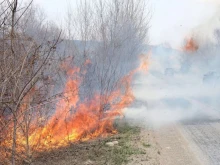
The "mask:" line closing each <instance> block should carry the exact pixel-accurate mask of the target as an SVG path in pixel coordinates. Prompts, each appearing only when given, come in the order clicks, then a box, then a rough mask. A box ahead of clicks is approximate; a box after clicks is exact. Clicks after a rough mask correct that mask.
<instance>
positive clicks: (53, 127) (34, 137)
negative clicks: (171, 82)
mask: <svg viewBox="0 0 220 165" xmlns="http://www.w3.org/2000/svg"><path fill="white" fill-rule="evenodd" d="M89 63H90V61H88V60H87V61H86V62H85V65H87V64H89ZM147 67H148V58H146V57H144V56H143V57H141V64H140V67H139V68H138V69H135V70H133V71H131V72H130V73H129V74H128V75H126V76H125V77H122V78H121V80H120V82H119V84H120V86H119V87H118V88H116V89H115V90H113V91H112V92H111V93H110V95H109V96H107V99H105V100H107V101H105V102H104V103H103V102H102V100H101V99H100V98H103V97H106V96H101V95H100V94H96V95H94V97H93V99H92V100H90V101H87V102H84V103H82V102H81V101H80V97H79V87H80V85H81V82H82V78H81V77H80V76H79V73H84V71H82V70H80V69H79V68H73V69H68V70H67V75H68V77H69V78H68V80H67V82H66V84H65V87H64V91H63V92H64V97H63V98H62V99H61V100H59V101H58V102H57V104H56V109H55V112H54V114H53V115H52V117H50V118H49V120H48V121H46V122H45V124H44V125H43V126H42V125H41V126H39V124H38V123H39V122H40V120H42V118H37V119H36V121H34V123H32V125H30V131H29V134H28V136H27V137H25V136H24V134H23V132H22V131H20V130H19V131H18V132H17V134H18V135H17V137H18V138H17V144H18V145H17V146H18V147H17V148H18V149H17V152H19V153H24V152H25V150H26V149H27V147H26V145H27V141H28V145H29V146H30V148H31V151H30V152H32V151H45V150H51V149H54V148H58V147H64V146H67V145H69V144H70V143H73V142H76V141H79V140H80V141H85V140H89V139H92V138H96V137H105V136H107V135H110V134H115V133H117V130H116V129H115V128H114V127H113V123H114V119H115V117H116V116H122V115H123V109H124V108H126V107H127V106H129V105H130V104H131V103H132V102H133V101H134V99H135V98H134V95H133V92H132V87H131V82H132V77H133V75H134V74H135V73H136V72H137V71H140V70H144V71H146V70H147ZM63 68H65V69H67V67H66V66H65V65H63ZM33 95H34V90H33V91H32V92H31V93H30V94H29V95H27V98H25V99H24V100H25V101H24V103H23V104H21V106H20V112H21V114H22V113H24V112H25V111H27V109H28V108H30V107H29V106H28V104H27V102H30V100H31V97H32V96H33ZM104 106H107V107H108V108H107V110H106V109H105V108H104ZM19 120H23V119H19ZM11 132H12V131H11ZM11 136H12V135H11V134H10V136H8V137H7V138H9V139H11ZM11 143H12V142H11V140H5V141H4V142H3V143H2V144H1V145H3V146H6V147H8V148H10V146H11ZM5 156H6V155H5Z"/></svg>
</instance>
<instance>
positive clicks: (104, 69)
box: [67, 0, 151, 112]
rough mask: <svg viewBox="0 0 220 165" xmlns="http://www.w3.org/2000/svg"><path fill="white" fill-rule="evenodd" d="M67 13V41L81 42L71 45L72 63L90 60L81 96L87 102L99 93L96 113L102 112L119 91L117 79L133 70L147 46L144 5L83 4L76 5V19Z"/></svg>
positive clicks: (133, 1) (141, 0)
mask: <svg viewBox="0 0 220 165" xmlns="http://www.w3.org/2000/svg"><path fill="white" fill-rule="evenodd" d="M70 13H71V11H70V12H69V14H68V18H69V19H67V20H68V21H67V23H68V26H67V27H68V29H69V31H68V32H69V33H68V34H69V36H70V34H72V35H71V38H69V39H70V40H71V39H74V38H75V39H79V40H80V41H81V43H79V41H75V47H76V48H77V49H75V52H74V53H75V54H77V55H76V57H78V59H74V60H75V61H77V64H81V63H82V62H78V61H84V60H85V59H90V60H91V65H90V66H89V69H88V71H87V74H86V76H85V78H84V82H83V85H82V89H81V91H83V92H82V95H85V97H84V98H85V99H88V100H89V99H91V97H93V96H94V94H95V93H99V95H100V112H103V111H106V110H107V109H108V108H107V104H108V101H109V97H110V95H111V92H112V91H114V90H115V89H117V88H120V85H121V86H122V84H121V78H122V77H123V76H126V75H127V74H128V73H129V71H131V70H133V69H134V68H135V67H136V66H137V61H138V60H137V58H138V55H139V54H140V53H141V51H142V48H143V44H144V43H147V42H148V29H149V20H150V16H151V15H150V12H149V6H148V2H147V1H145V0H125V1H120V0H109V1H105V0H95V1H88V0H83V1H79V3H78V6H77V12H76V16H75V17H74V16H73V15H71V14H70ZM72 13H74V12H72ZM74 14H75V13H74ZM71 29H72V31H71ZM77 64H76V65H77ZM87 67H88V66H87ZM121 88H122V87H121ZM83 93H84V94H83Z"/></svg>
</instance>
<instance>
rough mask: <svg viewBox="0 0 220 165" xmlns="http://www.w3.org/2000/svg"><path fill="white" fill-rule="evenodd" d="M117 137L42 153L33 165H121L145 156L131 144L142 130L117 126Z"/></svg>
mask: <svg viewBox="0 0 220 165" xmlns="http://www.w3.org/2000/svg"><path fill="white" fill-rule="evenodd" d="M116 128H117V129H118V133H119V134H117V135H113V136H110V137H106V138H99V139H94V140H90V141H85V142H78V143H74V144H72V145H70V146H68V147H64V148H60V149H59V150H54V151H51V152H47V153H42V154H41V155H40V156H39V157H37V158H36V159H35V160H34V161H33V165H41V164H45V165H60V164H62V165H70V164H74V165H82V164H85V165H86V164H87V165H89V164H96V165H103V164H109V165H121V164H125V163H127V162H128V161H129V157H130V156H132V155H137V154H145V152H144V150H142V149H140V148H138V147H137V146H134V145H132V144H131V141H132V139H133V138H135V137H137V136H139V134H140V128H139V127H136V126H130V125H128V124H127V123H121V122H120V124H117V126H116ZM114 140H117V141H118V145H115V146H113V147H109V146H107V145H106V142H109V141H114Z"/></svg>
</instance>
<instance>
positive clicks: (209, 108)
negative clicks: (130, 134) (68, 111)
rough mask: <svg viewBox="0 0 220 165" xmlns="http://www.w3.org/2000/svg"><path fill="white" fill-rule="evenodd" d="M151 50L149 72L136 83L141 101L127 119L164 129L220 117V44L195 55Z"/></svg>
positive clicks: (205, 47)
mask: <svg viewBox="0 0 220 165" xmlns="http://www.w3.org/2000/svg"><path fill="white" fill-rule="evenodd" d="M213 32H214V31H213ZM197 40H198V39H197ZM151 49H152V56H151V58H150V61H149V64H150V65H149V72H148V74H141V75H140V76H139V78H138V79H137V80H136V81H135V83H134V93H135V96H136V99H137V100H136V102H135V104H134V106H133V107H132V108H129V109H127V110H126V117H127V118H130V119H136V121H139V122H142V123H144V124H148V123H153V124H155V125H163V124H169V123H170V122H177V121H182V120H194V119H201V118H213V117H214V118H218V117H220V109H219V107H220V102H219V99H220V66H219V64H220V54H219V52H220V44H219V43H212V42H207V43H206V44H203V45H201V46H200V47H199V49H198V51H197V52H194V53H192V52H188V53H187V52H181V51H176V50H172V49H169V48H164V47H160V46H158V47H153V48H151Z"/></svg>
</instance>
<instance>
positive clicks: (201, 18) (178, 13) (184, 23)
mask: <svg viewBox="0 0 220 165" xmlns="http://www.w3.org/2000/svg"><path fill="white" fill-rule="evenodd" d="M149 1H150V3H149V4H150V7H149V8H150V10H151V11H152V19H151V22H150V25H151V28H150V31H149V37H150V44H151V45H158V44H166V45H167V44H168V45H170V46H171V47H174V48H178V47H180V46H181V44H182V43H183V41H184V39H185V38H186V37H188V36H189V35H190V34H191V32H192V31H193V30H195V28H197V27H199V26H200V25H202V24H204V22H208V20H210V19H212V18H213V17H215V14H216V12H217V10H218V9H220V8H219V5H220V0H149ZM35 3H36V4H38V5H39V6H40V7H41V8H43V9H44V11H45V13H46V15H47V16H48V17H49V19H51V20H54V21H55V22H61V21H62V18H63V17H64V16H65V13H66V10H67V8H68V7H67V6H68V4H69V3H70V4H71V5H73V6H74V4H75V3H76V0H35Z"/></svg>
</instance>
